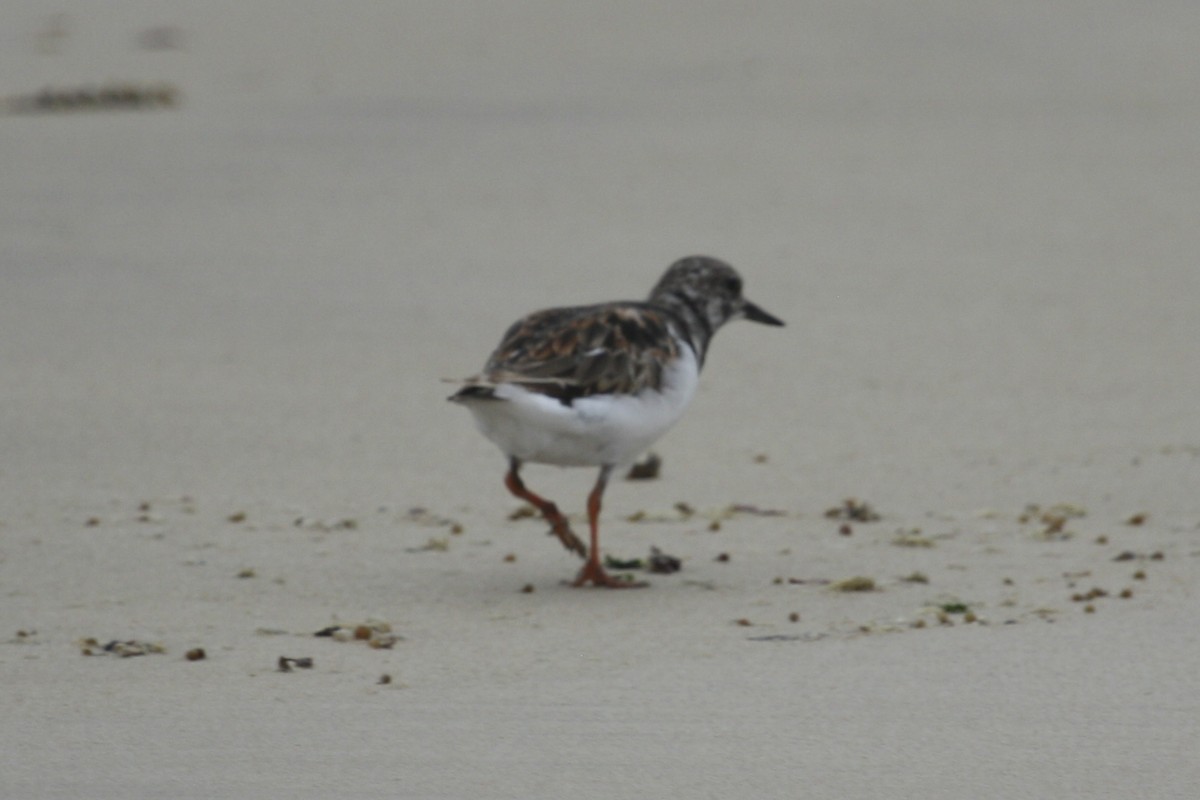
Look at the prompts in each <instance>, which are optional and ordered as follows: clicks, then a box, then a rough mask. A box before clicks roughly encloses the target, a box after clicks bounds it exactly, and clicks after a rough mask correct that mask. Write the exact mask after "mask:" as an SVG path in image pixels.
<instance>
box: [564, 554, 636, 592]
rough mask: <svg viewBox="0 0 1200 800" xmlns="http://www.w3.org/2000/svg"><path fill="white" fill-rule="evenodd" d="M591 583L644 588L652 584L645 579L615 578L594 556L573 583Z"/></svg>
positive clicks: (612, 586) (579, 584)
mask: <svg viewBox="0 0 1200 800" xmlns="http://www.w3.org/2000/svg"><path fill="white" fill-rule="evenodd" d="M589 583H590V584H591V585H592V586H603V587H604V588H606V589H642V588H645V587H646V586H649V585H650V584H648V583H646V582H644V581H635V580H629V579H626V578H614V577H613V576H611V575H609V574H608V573H607V572H605V571H604V567H602V566H600V561H599V560H598V559H594V558H589V559H588V561H587V563H586V564H584V565H583V569H581V570H579V574H578V575H577V576H575V581H574V583H572V584H571V585H572V586H586V585H587V584H589Z"/></svg>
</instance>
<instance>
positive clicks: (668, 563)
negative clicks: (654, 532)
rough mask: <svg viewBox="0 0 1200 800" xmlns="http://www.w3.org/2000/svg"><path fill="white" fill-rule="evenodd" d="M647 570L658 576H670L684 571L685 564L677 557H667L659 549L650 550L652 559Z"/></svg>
mask: <svg viewBox="0 0 1200 800" xmlns="http://www.w3.org/2000/svg"><path fill="white" fill-rule="evenodd" d="M646 568H647V569H648V570H649V571H650V572H653V573H656V574H658V575H670V574H671V573H672V572H679V570H681V569H683V562H682V561H680V560H679V559H678V558H676V557H675V556H671V555H667V554H666V553H664V552H663V551H662V550H659V549H658V548H657V547H651V548H650V559H649V561H648V562H647V566H646Z"/></svg>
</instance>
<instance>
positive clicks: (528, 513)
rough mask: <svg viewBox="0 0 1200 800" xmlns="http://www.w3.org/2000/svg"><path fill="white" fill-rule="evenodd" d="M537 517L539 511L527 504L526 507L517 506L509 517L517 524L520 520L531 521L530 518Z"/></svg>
mask: <svg viewBox="0 0 1200 800" xmlns="http://www.w3.org/2000/svg"><path fill="white" fill-rule="evenodd" d="M536 516H537V509H536V508H534V507H533V506H531V505H528V504H526V505H521V506H517V507H516V508H515V509H514V510H513V512H512V513H511V514H509V515H508V518H509V520H510V521H512V522H516V521H517V520H519V519H529V518H530V517H536Z"/></svg>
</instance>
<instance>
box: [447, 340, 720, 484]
mask: <svg viewBox="0 0 1200 800" xmlns="http://www.w3.org/2000/svg"><path fill="white" fill-rule="evenodd" d="M698 381H699V368H698V365H697V364H696V357H695V356H694V355H693V353H692V350H691V348H690V347H687V346H686V345H685V346H683V347H680V357H679V358H678V359H676V360H675V361H674V362H673V363H671V364H670V365H669V366H668V367H667V368H666V369H665V370H664V371H663V380H662V386H661V387H660V388H659V389H658V390H657V391H654V390H649V389H647V390H643V391H642V392H639V393H638V394H633V395H612V394H601V395H591V396H589V397H581V398H579V399H577V400H575V401H574V402H573V403H572V404H571V405H569V406H567V405H563V404H562V403H561V402H559V401H558V400H556V399H554V398H553V397H547V396H546V395H544V394H538V393H536V392H530V391H528V390H526V389H523V388H521V387H519V386H513V385H511V384H505V385H502V386H499V387H497V389H496V397H497V398H500V399H499V400H478V401H475V402H471V403H468V404H467V406H468V408H470V409H471V412H472V413H473V414H474V415H475V424H476V425H477V426H478V427H479V430H480V431H481V432H482V433H483V435H484V436H486V437H487V438H489V439H491V440H492V441H493V442H495V443H496V445H497V446H498V447H499V448H500V449H501V450H503V451H504V453H505V454H506V455H509V456H515V457H516V458H519V459H521V460H522V461H531V462H534V463H538V464H557V465H559V466H564V467H584V466H600V465H603V464H613V465H621V464H627V463H629V462H631V461H633V460H634V459H635V458H637V456H638V454H639V453H641V452H643V451H644V450H645V449H646V448H648V447H649V446H650V445H651V444H653V443H654V441H655V440H657V439H658V438H659V437H660V436H662V435H663V434H664V433H666V432H667V430H668V429H669V428H670V427H671V426H672V425H674V424H675V422H676V421H678V420H679V418H680V417H681V416H682V415H683V411H684V409H686V408H687V406H688V403H690V402H691V400H692V396H693V395H694V394H695V392H696V384H697V383H698Z"/></svg>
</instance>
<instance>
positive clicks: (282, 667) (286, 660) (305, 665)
mask: <svg viewBox="0 0 1200 800" xmlns="http://www.w3.org/2000/svg"><path fill="white" fill-rule="evenodd" d="M277 664H278V667H279V671H280V672H291V671H292V668H293V667H295V668H296V669H312V666H313V660H312V659H311V658H307V657H305V658H291V657H290V656H280V657H279V661H278V662H277Z"/></svg>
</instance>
